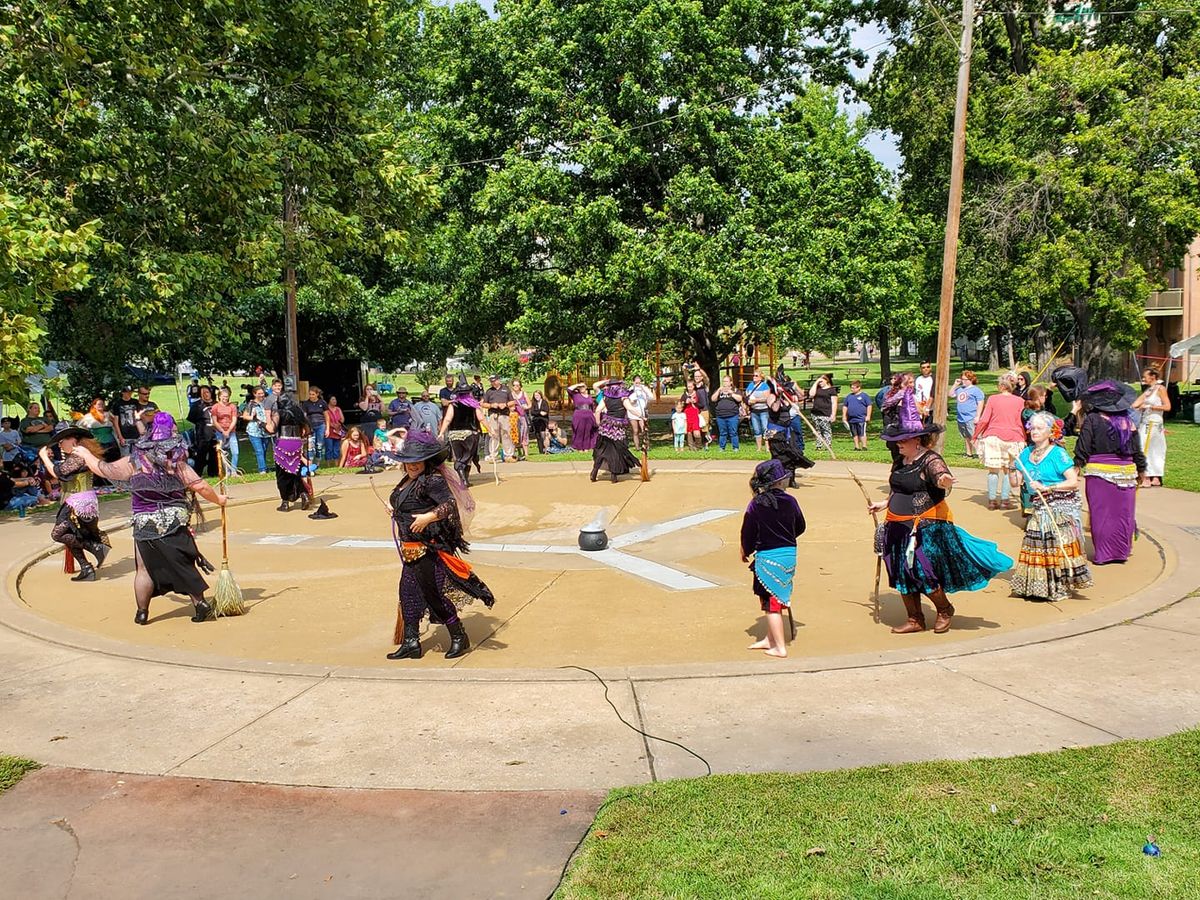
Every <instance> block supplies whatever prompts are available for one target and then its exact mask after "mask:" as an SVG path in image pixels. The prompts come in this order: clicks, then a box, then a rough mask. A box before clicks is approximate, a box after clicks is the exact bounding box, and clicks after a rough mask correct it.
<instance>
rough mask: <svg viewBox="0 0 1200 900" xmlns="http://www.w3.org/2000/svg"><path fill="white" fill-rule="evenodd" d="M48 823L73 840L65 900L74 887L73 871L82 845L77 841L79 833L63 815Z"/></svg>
mask: <svg viewBox="0 0 1200 900" xmlns="http://www.w3.org/2000/svg"><path fill="white" fill-rule="evenodd" d="M50 824H51V825H53V826H54V827H55V828H58V829H59V830H60V831H65V832H66V833H67V834H69V835H70V836H71V840H72V841H74V842H75V855H74V856H73V857H71V874H70V876H69V877H68V878H67V889H66V890H65V891H63V900H67V898H68V897H70V896H71V890H72V889H73V888H74V887H75V872H76V871H77V870H78V868H79V855H80V854H81V853H82V852H83V845H82V844H80V842H79V835H78V834H76V833H75V829H74V828H72V827H71V823H70V822H69V821H67V819H66V818H65V817H64V818H61V819H53V820H52V821H51V822H50Z"/></svg>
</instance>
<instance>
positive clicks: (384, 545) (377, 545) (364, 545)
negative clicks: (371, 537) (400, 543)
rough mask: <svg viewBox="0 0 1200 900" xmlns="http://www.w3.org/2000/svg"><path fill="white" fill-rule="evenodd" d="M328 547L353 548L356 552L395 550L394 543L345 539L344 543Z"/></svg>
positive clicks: (339, 542)
mask: <svg viewBox="0 0 1200 900" xmlns="http://www.w3.org/2000/svg"><path fill="white" fill-rule="evenodd" d="M329 546H330V547H354V548H355V549H358V550H384V549H389V550H392V549H395V547H396V544H395V542H394V541H361V540H358V539H356V538H347V539H346V540H344V541H337V542H336V543H333V544H330V545H329Z"/></svg>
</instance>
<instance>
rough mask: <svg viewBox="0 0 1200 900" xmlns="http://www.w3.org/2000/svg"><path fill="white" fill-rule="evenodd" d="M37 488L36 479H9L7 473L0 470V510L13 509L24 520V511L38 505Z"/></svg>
mask: <svg viewBox="0 0 1200 900" xmlns="http://www.w3.org/2000/svg"><path fill="white" fill-rule="evenodd" d="M30 488H32V489H33V490H32V492H30V491H29V489H30ZM37 488H38V481H37V479H36V478H29V477H21V476H16V477H9V474H8V472H6V471H4V470H3V469H0V509H15V510H16V511H17V515H18V516H20V517H21V518H22V519H23V518H25V510H27V509H29V507H31V506H37V505H38V495H37Z"/></svg>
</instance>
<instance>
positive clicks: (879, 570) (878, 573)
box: [796, 407, 883, 625]
mask: <svg viewBox="0 0 1200 900" xmlns="http://www.w3.org/2000/svg"><path fill="white" fill-rule="evenodd" d="M796 414H797V415H799V416H800V419H801V421H802V422H804V424H805V425H807V426H808V427H809V430H810V431H812V433H813V440H815V441H816V442H817V443H818V444H820V443H821V440H820V436H819V435H818V434H817V429H816V427H815V426H814V425H813V423H812V422H810V421H809V420H808V416H806V415H804V413H803V412H802V411H801V410H800V408H799V407H796ZM825 449H826V450H828V451H829V456H830V458H831V459H833V461H834V462H840V463H842V465H843V466H845V467H846V471H847V472H849V473H850V477H851V478H853V479H854V483H855V484H857V485H858V489H859V490H860V491H862V495H863V498H864V499H865V500H866V501H867V506H868V508H869V507H870V506H871V495H870V494H868V493H867V488H866V485H864V484H863V483H862V479H861V478H859V477H858V475H857V473H855V471H854V470H853V469H852V468H850V463H848V462H843V461H842V460H840V459H838V458H837V454H836V453H834V452H833V441H832V440H830V442H829V444H828V445H826V447H825ZM871 520H872V521H873V522H874V523H875V529H876V531H878V530H879V514H878V513H877V512H875V510H873V509H872V510H871ZM882 575H883V557H881V556H880V555H879V554H875V591H874V595H873V598H872V604H873V605H872V607H871V619H872V620H873V621H874V622H875V624H876V625H878V624H879V582H880V580H881V578H882Z"/></svg>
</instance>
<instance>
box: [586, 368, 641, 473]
mask: <svg viewBox="0 0 1200 900" xmlns="http://www.w3.org/2000/svg"><path fill="white" fill-rule="evenodd" d="M593 390H603V391H604V400H603V403H602V404H601V405H600V407H599V409H597V410H596V424H597V426H598V431H599V436H598V437H597V438H596V446H595V448H594V449H593V450H592V476H591V478H592V481H595V480H596V477H597V476H598V475H599V474H600V469H601V468H605V469H608V475H609V477H610V478H611V479H612V482H613V484H616V483H617V478H619V477H620V476H621V475H624V474H625V473H627V472H631V471H633V470H634V469H636V468H637V467H638V460H637V457H636V456H634V455H633V454H632V453H631V452H629V406H628V405H627V404H629V390H628V388H626V387H625V382H624V381H623V380H621V379H620V378H610V379H608V380H607V381H597V382H596V384H595V385H594V386H593Z"/></svg>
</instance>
